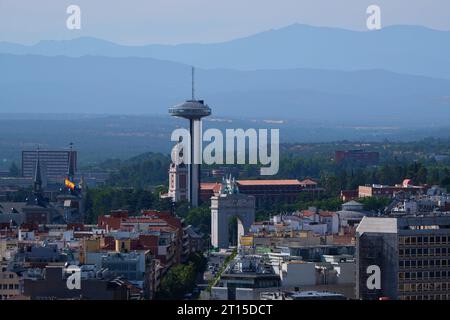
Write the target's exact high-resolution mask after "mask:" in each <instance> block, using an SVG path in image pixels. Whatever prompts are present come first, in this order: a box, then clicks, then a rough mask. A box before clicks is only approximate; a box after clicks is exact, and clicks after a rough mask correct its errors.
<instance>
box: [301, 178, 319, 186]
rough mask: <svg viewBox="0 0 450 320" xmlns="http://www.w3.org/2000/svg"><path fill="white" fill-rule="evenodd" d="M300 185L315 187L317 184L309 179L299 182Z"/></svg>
mask: <svg viewBox="0 0 450 320" xmlns="http://www.w3.org/2000/svg"><path fill="white" fill-rule="evenodd" d="M300 183H301V184H309V185H316V184H317V182H315V181H314V180H311V179H305V180H302V181H300Z"/></svg>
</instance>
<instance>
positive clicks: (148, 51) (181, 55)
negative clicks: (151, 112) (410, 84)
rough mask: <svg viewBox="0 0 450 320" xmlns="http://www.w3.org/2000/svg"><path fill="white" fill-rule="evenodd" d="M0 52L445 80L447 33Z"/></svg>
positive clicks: (48, 45) (283, 34)
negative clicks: (392, 74) (380, 73)
mask: <svg viewBox="0 0 450 320" xmlns="http://www.w3.org/2000/svg"><path fill="white" fill-rule="evenodd" d="M0 53H9V54H16V55H18V54H20V55H24V54H38V55H46V56H58V55H64V56H71V57H79V56H84V55H99V56H107V57H147V58H155V59H160V60H170V61H174V62H179V63H183V64H189V65H196V66H198V67H202V68H230V69H239V70H256V69H293V68H312V69H333V70H362V69H385V70H389V71H393V72H399V73H405V74H415V75H425V76H430V77H439V78H447V79H450V31H437V30H432V29H427V28H424V27H417V26H391V27H386V28H383V29H381V30H378V31H363V32H362V31H350V30H344V29H335V28H327V27H312V26H307V25H300V24H294V25H290V26H287V27H284V28H280V29H276V30H269V31H265V32H261V33H258V34H255V35H251V36H248V37H244V38H240V39H235V40H231V41H227V42H222V43H211V44H180V45H157V44H155V45H144V46H123V45H119V44H115V43H112V42H109V41H105V40H99V39H95V38H78V39H74V40H67V41H41V42H39V43H37V44H35V45H32V46H24V45H19V44H12V43H7V42H0Z"/></svg>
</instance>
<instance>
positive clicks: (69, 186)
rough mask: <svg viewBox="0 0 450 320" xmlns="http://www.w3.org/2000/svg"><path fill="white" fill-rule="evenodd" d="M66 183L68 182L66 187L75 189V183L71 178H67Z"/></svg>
mask: <svg viewBox="0 0 450 320" xmlns="http://www.w3.org/2000/svg"><path fill="white" fill-rule="evenodd" d="M65 184H66V187H67V188H69V189H70V190H74V189H75V183H73V182H72V181H70V180H69V179H66V181H65Z"/></svg>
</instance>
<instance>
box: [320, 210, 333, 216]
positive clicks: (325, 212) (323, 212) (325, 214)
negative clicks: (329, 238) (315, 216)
mask: <svg viewBox="0 0 450 320" xmlns="http://www.w3.org/2000/svg"><path fill="white" fill-rule="evenodd" d="M334 214H335V213H334V212H332V211H321V212H320V213H319V215H320V216H321V217H332V216H333V215H334Z"/></svg>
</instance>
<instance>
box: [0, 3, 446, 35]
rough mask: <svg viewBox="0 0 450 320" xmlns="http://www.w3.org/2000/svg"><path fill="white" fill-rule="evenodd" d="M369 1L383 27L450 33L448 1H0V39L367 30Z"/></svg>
mask: <svg viewBox="0 0 450 320" xmlns="http://www.w3.org/2000/svg"><path fill="white" fill-rule="evenodd" d="M71 4H76V5H79V6H80V7H81V13H82V16H81V27H82V28H81V30H76V31H73V30H72V31H71V30H68V29H67V28H66V19H67V17H68V14H67V13H66V8H67V7H68V6H69V5H71ZM371 4H377V5H379V6H380V7H381V13H382V25H383V26H388V25H395V24H414V25H422V26H427V27H430V28H434V29H441V30H450V0H69V1H66V0H0V41H11V42H18V43H34V42H37V41H39V40H47V39H56V40H57V39H69V38H75V37H79V36H93V37H98V38H102V39H106V40H111V41H114V42H118V43H124V44H145V43H181V42H217V41H224V40H230V39H234V38H237V37H242V36H247V35H250V34H254V33H257V32H260V31H264V30H268V29H272V28H279V27H283V26H286V25H289V24H292V23H303V24H310V25H315V26H332V27H342V28H346V29H354V30H364V29H365V27H366V18H367V14H366V8H367V7H368V6H369V5H371Z"/></svg>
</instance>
